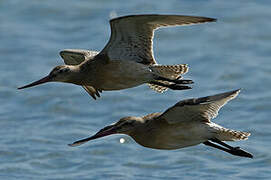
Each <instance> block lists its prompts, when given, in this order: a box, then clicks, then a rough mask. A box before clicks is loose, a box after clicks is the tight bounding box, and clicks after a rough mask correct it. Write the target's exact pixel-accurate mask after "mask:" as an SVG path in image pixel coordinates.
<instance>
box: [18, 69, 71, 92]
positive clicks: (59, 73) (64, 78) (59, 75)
mask: <svg viewBox="0 0 271 180" xmlns="http://www.w3.org/2000/svg"><path fill="white" fill-rule="evenodd" d="M71 68H72V67H71V66H67V65H61V66H56V67H55V68H54V69H53V70H52V71H51V72H50V73H49V75H48V76H45V77H44V78H42V79H40V80H38V81H35V82H33V83H30V84H28V85H25V86H22V87H19V88H18V89H24V88H29V87H32V86H36V85H39V84H43V83H47V82H71V80H72V75H73V71H72V69H71Z"/></svg>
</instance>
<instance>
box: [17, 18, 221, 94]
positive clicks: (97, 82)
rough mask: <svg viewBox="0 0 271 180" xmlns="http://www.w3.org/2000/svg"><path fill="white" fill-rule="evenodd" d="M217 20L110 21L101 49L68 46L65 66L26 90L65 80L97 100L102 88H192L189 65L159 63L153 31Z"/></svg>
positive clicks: (55, 69)
mask: <svg viewBox="0 0 271 180" xmlns="http://www.w3.org/2000/svg"><path fill="white" fill-rule="evenodd" d="M212 21H216V19H213V18H207V17H197V16H183V15H157V14H149V15H130V16H123V17H118V18H115V19H112V20H110V27H111V37H110V40H109V42H108V43H107V44H106V46H105V47H104V49H103V50H102V51H101V52H97V51H90V50H80V49H66V50H63V51H61V52H60V56H61V57H62V58H63V59H64V62H65V64H66V65H61V66H57V67H55V68H54V69H53V70H52V71H51V72H50V73H49V75H48V76H46V77H44V78H42V79H40V80H38V81H35V82H33V83H31V84H28V85H25V86H22V87H19V88H18V89H24V88H28V87H32V86H36V85H39V84H43V83H47V82H65V83H73V84H76V85H80V86H83V88H84V89H85V90H86V91H87V92H88V93H89V95H91V96H92V97H93V98H94V99H96V97H100V93H101V92H102V91H112V90H121V89H127V88H131V87H135V86H139V85H141V84H144V83H148V85H149V86H150V88H152V89H153V90H155V91H157V92H164V91H165V90H167V89H168V88H170V89H173V90H185V89H191V87H190V86H187V85H186V84H192V83H193V81H192V80H183V79H182V77H181V75H182V74H185V73H186V72H187V71H188V66H187V64H177V65H159V64H157V62H156V61H155V59H154V56H153V45H152V44H153V43H152V41H153V34H154V30H155V29H157V28H159V27H164V26H182V25H192V24H199V23H205V22H212Z"/></svg>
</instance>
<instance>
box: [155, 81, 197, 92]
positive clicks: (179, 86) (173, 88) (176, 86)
mask: <svg viewBox="0 0 271 180" xmlns="http://www.w3.org/2000/svg"><path fill="white" fill-rule="evenodd" d="M151 84H155V85H158V86H163V87H167V88H169V89H172V90H186V89H192V88H191V87H189V86H183V85H180V84H164V83H162V82H158V81H152V82H151Z"/></svg>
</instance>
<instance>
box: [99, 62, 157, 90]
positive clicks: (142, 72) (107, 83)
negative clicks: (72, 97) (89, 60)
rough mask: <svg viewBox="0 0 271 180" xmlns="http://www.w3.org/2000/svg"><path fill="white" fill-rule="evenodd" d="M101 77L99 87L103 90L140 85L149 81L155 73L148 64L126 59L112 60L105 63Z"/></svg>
mask: <svg viewBox="0 0 271 180" xmlns="http://www.w3.org/2000/svg"><path fill="white" fill-rule="evenodd" d="M104 70H106V71H103V72H102V73H101V74H102V75H103V76H102V77H100V78H99V79H100V84H99V88H101V89H103V90H120V89H126V88H131V87H135V86H139V85H141V84H143V83H146V82H149V81H151V80H152V78H153V74H152V72H151V70H150V69H149V68H148V66H146V65H143V64H139V63H135V62H126V61H112V62H111V63H109V64H107V65H105V67H104Z"/></svg>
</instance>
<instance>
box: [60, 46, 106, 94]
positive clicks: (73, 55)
mask: <svg viewBox="0 0 271 180" xmlns="http://www.w3.org/2000/svg"><path fill="white" fill-rule="evenodd" d="M98 53H99V52H97V51H89V50H84V49H64V50H63V51H61V52H60V53H59V54H60V56H61V57H62V58H63V60H64V62H65V64H67V65H78V64H81V63H82V62H83V61H86V60H91V59H93V58H94V56H96V55H97V54H98ZM82 87H83V88H84V89H85V90H86V91H87V93H88V94H89V95H90V96H91V97H92V98H93V99H96V96H97V97H100V94H99V92H102V91H98V90H97V89H95V88H94V87H92V86H82Z"/></svg>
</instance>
